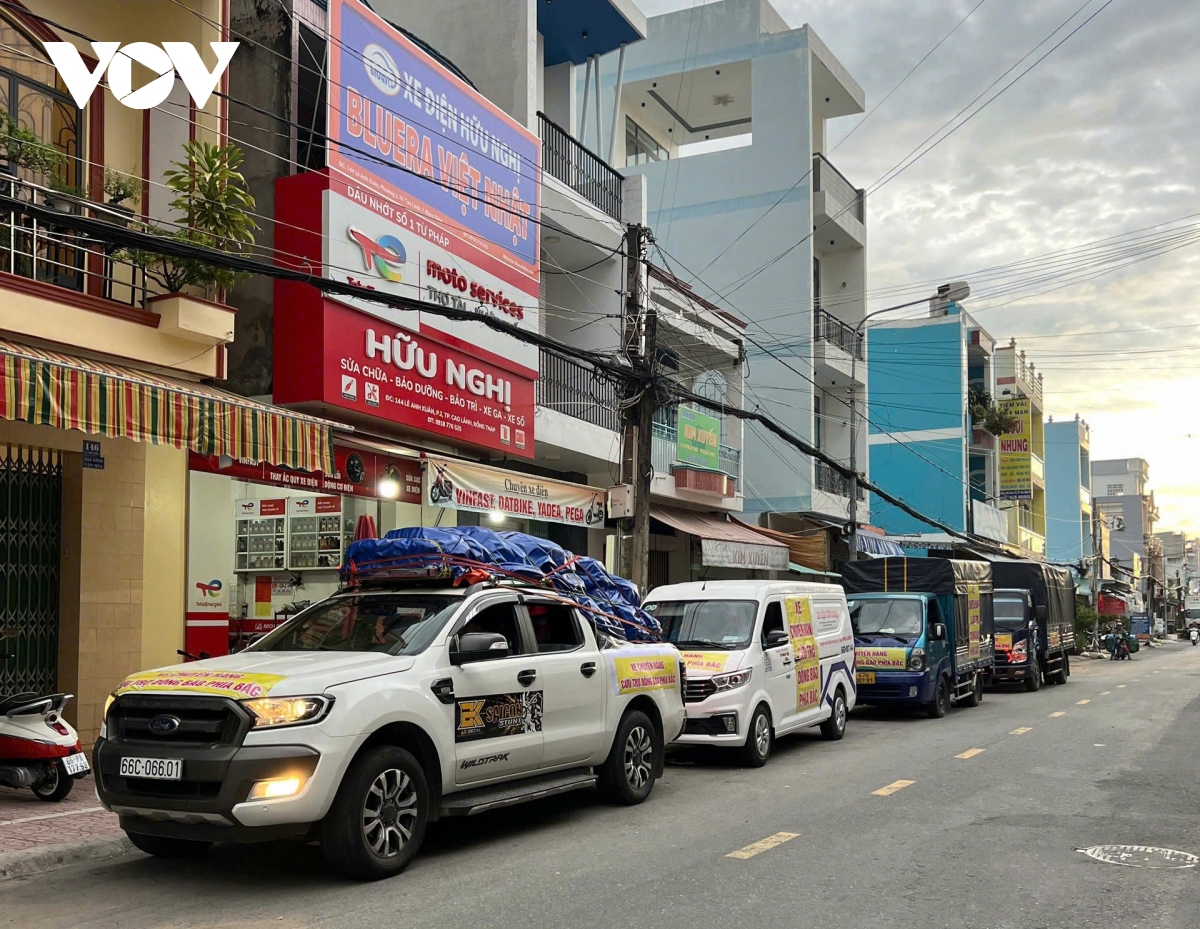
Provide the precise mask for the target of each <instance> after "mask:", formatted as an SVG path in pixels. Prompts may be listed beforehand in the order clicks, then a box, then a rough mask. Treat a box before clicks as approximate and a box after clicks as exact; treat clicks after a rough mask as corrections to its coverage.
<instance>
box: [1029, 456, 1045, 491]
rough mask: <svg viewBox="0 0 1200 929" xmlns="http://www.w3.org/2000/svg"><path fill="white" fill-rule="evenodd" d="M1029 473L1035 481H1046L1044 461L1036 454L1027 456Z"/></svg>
mask: <svg viewBox="0 0 1200 929" xmlns="http://www.w3.org/2000/svg"><path fill="white" fill-rule="evenodd" d="M1029 474H1030V476H1031V477H1032V478H1033V479H1034V480H1035V481H1041V482H1042V483H1043V484H1045V483H1046V463H1045V462H1044V461H1042V459H1041V458H1039V457H1038V456H1037V455H1034V454H1030V456H1029Z"/></svg>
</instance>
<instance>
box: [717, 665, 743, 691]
mask: <svg viewBox="0 0 1200 929" xmlns="http://www.w3.org/2000/svg"><path fill="white" fill-rule="evenodd" d="M750 671H751V669H750V668H747V669H746V670H745V671H731V672H730V673H729V674H718V675H716V676H715V677H713V678H711V680H712V682H713V686H714V687H716V688H717V693H720V692H721V691H723V690H735V689H737V688H738V687H741V686H743V685H744V684H746V682H747V681H749V680H750Z"/></svg>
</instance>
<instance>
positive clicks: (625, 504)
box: [608, 484, 633, 519]
mask: <svg viewBox="0 0 1200 929" xmlns="http://www.w3.org/2000/svg"><path fill="white" fill-rule="evenodd" d="M631 516H633V486H632V485H630V484H618V485H617V486H616V487H610V488H608V518H609V519H628V518H629V517H631Z"/></svg>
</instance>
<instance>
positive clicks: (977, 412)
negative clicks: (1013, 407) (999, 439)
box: [967, 387, 1013, 436]
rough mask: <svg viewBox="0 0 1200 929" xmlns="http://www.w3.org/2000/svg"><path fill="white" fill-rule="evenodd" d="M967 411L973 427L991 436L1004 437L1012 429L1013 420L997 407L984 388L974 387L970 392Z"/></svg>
mask: <svg viewBox="0 0 1200 929" xmlns="http://www.w3.org/2000/svg"><path fill="white" fill-rule="evenodd" d="M967 410H968V411H969V412H970V414H971V425H972V426H975V427H976V428H979V429H982V430H983V431H984V432H987V433H990V434H991V435H996V436H998V435H1004V433H1006V432H1008V431H1009V430H1010V429H1012V426H1013V421H1012V418H1011V417H1010V416H1009V415H1008V414H1007V413H1004V412H1003V411H1002V410H1001V409H1000V408H999V407H998V406H996V402H995V401H994V400H993V399H992V395H991V394H990V393H988V392H987V391H986V390H984V389H983V388H982V387H972V388H970V390H969V391H968V393H967Z"/></svg>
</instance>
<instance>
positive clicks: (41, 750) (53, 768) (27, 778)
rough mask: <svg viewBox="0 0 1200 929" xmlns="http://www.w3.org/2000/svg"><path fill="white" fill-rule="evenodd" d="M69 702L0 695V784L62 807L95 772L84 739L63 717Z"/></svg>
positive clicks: (47, 696) (47, 697) (55, 696)
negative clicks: (80, 780)
mask: <svg viewBox="0 0 1200 929" xmlns="http://www.w3.org/2000/svg"><path fill="white" fill-rule="evenodd" d="M6 657H9V656H7V655H0V659H2V658H6ZM70 699H71V695H70V694H45V695H42V694H36V693H21V694H14V695H12V696H11V697H0V786H4V787H15V788H16V789H18V790H23V789H25V788H29V789H30V790H32V791H33V793H34V796H36V797H37V798H38V799H39V800H46V801H47V802H50V803H57V802H58V801H59V800H62V799H64V798H65V797H66V796H67V794H69V793H70V792H71V788H72V787H73V786H74V784H75V780H76V779H77V778H81V777H83V776H84V775H86V774H87V773H88V771H90V770H91V765H89V764H88V757H87V755H86V754H84V753H83V752H82V751H81V750H80V747H79V736H78V735H77V734H76V732H75V730H74V729H73V728H71V725H70V723H68V722H67V721H66V720H65V719H63V718H62V711H63V707H64V706H66V705H67V701H68V700H70Z"/></svg>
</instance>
